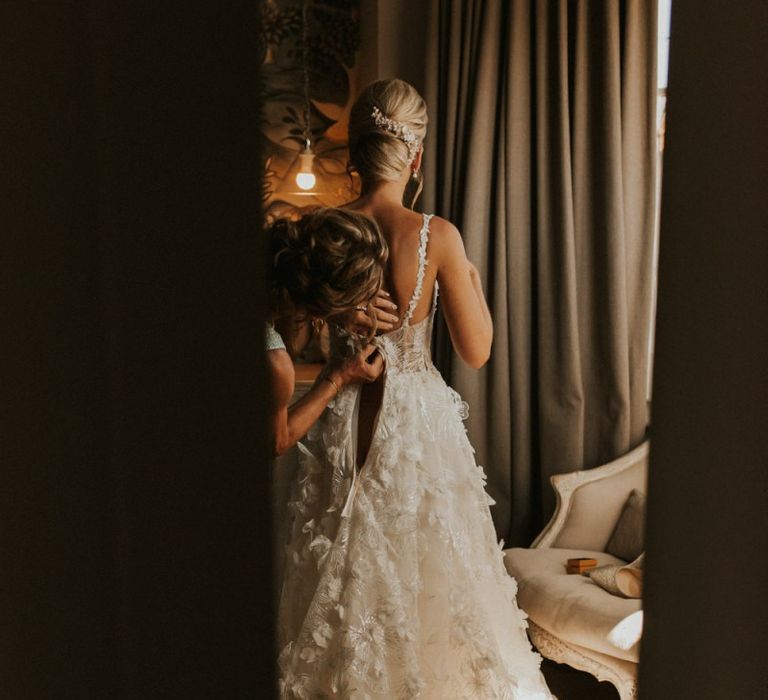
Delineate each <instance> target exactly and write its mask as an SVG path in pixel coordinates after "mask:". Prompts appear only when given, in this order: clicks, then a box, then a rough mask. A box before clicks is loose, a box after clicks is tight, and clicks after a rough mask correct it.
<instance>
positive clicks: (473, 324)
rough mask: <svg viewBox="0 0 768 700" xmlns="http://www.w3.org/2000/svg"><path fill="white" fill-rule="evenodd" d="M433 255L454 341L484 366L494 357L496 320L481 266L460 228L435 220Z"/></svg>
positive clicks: (459, 349)
mask: <svg viewBox="0 0 768 700" xmlns="http://www.w3.org/2000/svg"><path fill="white" fill-rule="evenodd" d="M431 231H432V234H433V235H432V236H431V237H430V249H431V252H430V258H431V259H432V260H434V261H435V264H437V281H438V282H439V283H440V298H441V300H442V306H443V315H444V316H445V320H446V323H447V324H448V331H449V332H450V334H451V342H452V343H453V347H454V349H455V350H456V352H457V353H458V355H459V357H460V358H461V359H462V360H464V362H466V363H467V364H468V365H469V366H470V367H474V368H475V369H477V368H479V367H482V366H483V365H484V364H485V363H486V362H487V361H488V358H489V357H490V354H491V343H492V342H493V321H492V319H491V312H490V310H489V309H488V304H487V303H486V301H485V295H484V294H483V286H482V281H481V280H480V275H479V273H478V272H477V268H476V267H475V266H474V265H473V264H472V263H470V262H469V260H467V254H466V252H465V250H464V242H463V241H462V239H461V234H460V233H459V231H458V229H457V228H456V227H455V226H454V225H453V224H451V223H450V222H448V221H445V220H444V219H437V217H436V218H435V219H433V223H432V226H431Z"/></svg>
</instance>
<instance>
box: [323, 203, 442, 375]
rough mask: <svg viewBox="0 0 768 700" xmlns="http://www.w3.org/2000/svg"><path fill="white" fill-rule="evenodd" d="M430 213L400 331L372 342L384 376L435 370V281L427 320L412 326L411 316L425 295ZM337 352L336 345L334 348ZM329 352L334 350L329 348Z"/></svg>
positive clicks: (426, 217) (420, 236) (425, 220)
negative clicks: (413, 284) (433, 333)
mask: <svg viewBox="0 0 768 700" xmlns="http://www.w3.org/2000/svg"><path fill="white" fill-rule="evenodd" d="M431 219H432V214H423V223H422V226H421V230H420V231H419V248H418V256H419V266H418V270H417V273H416V285H415V287H414V290H413V294H412V295H411V298H410V300H409V302H408V306H407V307H406V311H405V314H404V315H403V320H402V325H401V326H400V328H397V329H395V330H394V331H390V332H389V333H384V334H382V335H380V336H377V337H376V338H375V339H374V340H373V343H374V344H375V345H377V346H378V348H379V350H380V352H381V354H382V356H383V357H384V361H385V363H386V368H387V373H388V374H392V373H412V372H422V371H435V372H436V371H437V370H436V369H435V366H434V365H433V364H432V349H431V345H432V326H433V322H434V317H435V309H436V307H437V294H438V290H437V281H435V290H434V293H433V297H432V308H431V309H430V312H429V314H427V316H426V318H424V319H422V320H421V321H419V322H418V323H415V324H411V319H412V318H413V313H414V311H415V310H416V306H417V305H418V303H419V300H420V299H421V297H422V294H423V292H424V273H425V270H426V268H427V265H428V264H429V261H428V259H427V244H428V243H429V222H430V220H431ZM336 348H337V349H338V348H339V346H338V345H336ZM332 352H334V349H333V348H332Z"/></svg>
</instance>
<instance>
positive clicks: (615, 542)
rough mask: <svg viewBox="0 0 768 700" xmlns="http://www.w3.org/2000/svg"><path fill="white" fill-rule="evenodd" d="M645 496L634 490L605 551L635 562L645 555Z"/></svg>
mask: <svg viewBox="0 0 768 700" xmlns="http://www.w3.org/2000/svg"><path fill="white" fill-rule="evenodd" d="M644 527H645V494H643V493H642V492H640V491H638V490H637V489H633V491H632V493H630V494H629V498H627V502H626V503H625V504H624V508H623V510H622V511H621V515H620V516H619V520H618V522H617V523H616V527H615V528H614V529H613V534H612V535H611V538H610V539H609V540H608V544H607V545H606V547H605V551H606V552H607V553H608V554H612V555H613V556H614V557H618V558H619V559H623V560H624V561H634V560H635V559H637V557H639V556H640V555H641V554H642V553H643V530H644Z"/></svg>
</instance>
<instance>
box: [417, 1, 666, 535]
mask: <svg viewBox="0 0 768 700" xmlns="http://www.w3.org/2000/svg"><path fill="white" fill-rule="evenodd" d="M656 15H657V7H656V2H655V1H648V2H646V1H644V0H624V1H620V0H601V1H600V2H589V1H587V0H571V1H566V0H561V1H560V2H544V1H541V2H531V1H530V0H514V1H512V2H504V3H501V2H487V1H485V0H462V1H461V2H458V1H452V0H445V1H442V2H441V1H439V0H433V2H432V5H431V16H430V21H429V33H428V51H427V55H428V65H427V81H426V95H425V97H426V99H427V102H428V104H429V107H430V119H431V122H430V133H429V135H428V143H427V148H426V154H425V155H426V165H425V171H426V185H425V202H424V205H425V209H426V210H427V211H434V212H436V213H437V214H439V215H441V216H444V217H446V218H448V219H450V220H451V221H453V222H454V223H455V224H456V225H457V226H458V227H459V229H460V230H461V231H462V234H463V236H464V241H465V244H466V247H467V252H468V255H469V257H470V259H471V260H472V261H473V262H475V264H477V265H478V267H479V269H480V272H481V274H482V276H483V279H484V280H485V283H486V291H487V295H488V299H489V302H490V305H491V308H492V312H493V316H494V322H495V337H494V347H493V355H492V358H491V361H490V362H489V364H488V365H487V367H485V368H484V369H483V370H481V372H480V373H477V372H476V371H474V370H471V369H468V368H467V367H465V366H464V365H463V364H462V363H461V362H460V361H458V360H457V359H456V358H455V357H454V356H453V355H452V351H451V349H450V342H449V339H448V336H447V332H446V330H445V327H444V326H443V327H442V328H438V331H437V342H436V354H437V362H438V364H439V366H440V368H441V370H442V371H443V372H444V374H445V375H446V377H447V378H448V379H449V381H450V382H451V383H452V384H453V385H454V386H455V387H456V388H457V389H458V391H460V392H461V394H462V395H463V396H464V397H465V398H466V399H467V401H468V402H469V405H470V419H469V432H470V437H471V439H472V442H473V444H474V445H475V447H476V449H477V454H478V461H479V463H481V464H483V465H484V466H485V468H486V470H487V472H488V476H489V490H490V492H491V495H492V496H493V497H494V498H495V499H496V501H497V506H496V507H495V508H494V509H493V511H494V518H495V522H496V526H497V528H498V532H499V535H500V536H503V537H506V538H507V542H508V543H515V544H519V543H524V544H527V543H528V542H529V541H530V539H531V538H532V537H533V536H534V535H535V534H536V533H537V531H538V530H539V529H540V528H541V526H542V525H543V523H544V521H545V520H546V518H547V517H548V516H549V515H550V514H551V512H552V509H553V507H554V496H553V494H552V491H551V488H550V486H549V483H548V480H549V477H550V476H551V475H553V474H556V473H560V472H567V471H572V470H574V469H580V468H589V467H594V466H596V465H598V464H601V463H603V462H606V461H608V460H611V459H613V458H615V457H616V456H618V455H620V454H621V453H623V452H626V451H627V450H628V449H630V448H631V447H633V446H634V445H636V444H637V443H638V442H640V441H641V440H642V439H643V437H644V435H645V431H646V425H647V421H648V411H647V405H646V391H645V387H646V372H647V363H648V352H647V347H648V337H649V321H650V309H651V285H652V248H653V245H652V243H653V229H654V196H655V194H654V192H655V190H654V170H655V153H656V143H655V94H656V43H657V42H656V22H657V20H656Z"/></svg>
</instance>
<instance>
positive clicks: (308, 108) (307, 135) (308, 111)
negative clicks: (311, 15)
mask: <svg viewBox="0 0 768 700" xmlns="http://www.w3.org/2000/svg"><path fill="white" fill-rule="evenodd" d="M308 40H309V35H308V32H307V0H303V2H302V3H301V68H302V71H303V77H304V147H305V148H309V147H310V140H311V136H312V130H311V128H310V119H311V118H312V105H311V103H310V100H309V65H308V61H307V48H308V47H307V43H308Z"/></svg>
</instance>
